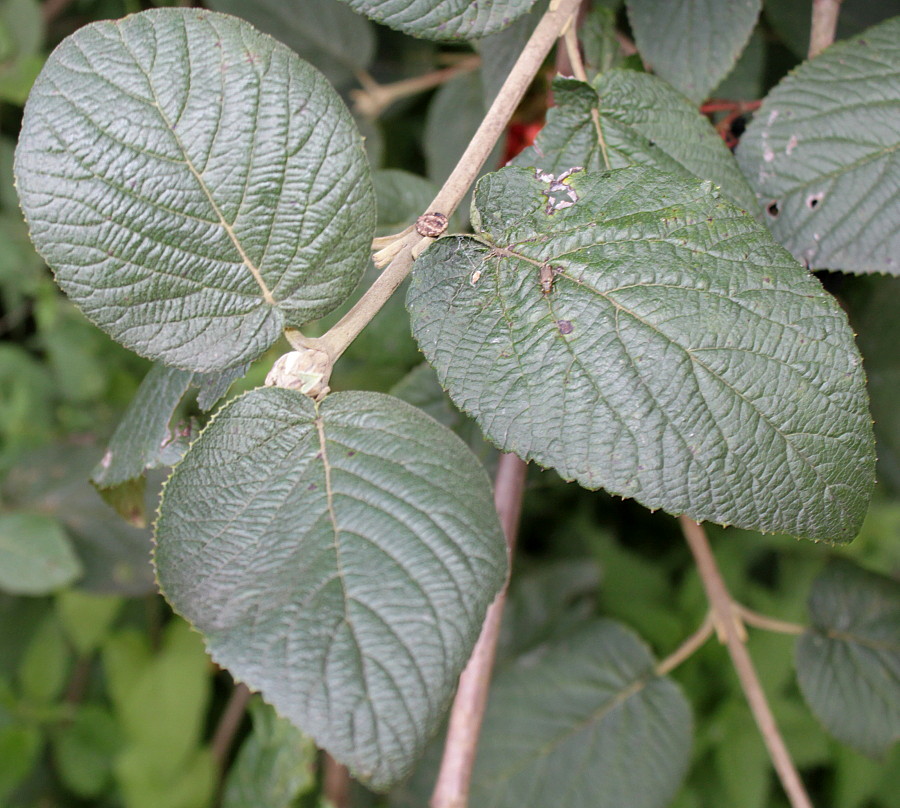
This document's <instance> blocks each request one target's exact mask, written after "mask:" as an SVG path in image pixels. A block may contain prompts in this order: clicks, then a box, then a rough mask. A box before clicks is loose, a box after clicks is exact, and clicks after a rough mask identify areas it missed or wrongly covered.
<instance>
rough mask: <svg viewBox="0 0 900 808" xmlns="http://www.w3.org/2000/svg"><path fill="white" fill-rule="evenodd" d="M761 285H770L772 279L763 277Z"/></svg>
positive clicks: (766, 276)
mask: <svg viewBox="0 0 900 808" xmlns="http://www.w3.org/2000/svg"><path fill="white" fill-rule="evenodd" d="M763 283H772V279H771V278H770V277H769V276H768V275H763Z"/></svg>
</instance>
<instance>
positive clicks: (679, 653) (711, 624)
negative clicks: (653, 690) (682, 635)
mask: <svg viewBox="0 0 900 808" xmlns="http://www.w3.org/2000/svg"><path fill="white" fill-rule="evenodd" d="M715 625H716V624H715V620H714V619H713V613H712V611H708V612H707V613H706V617H704V618H703V622H702V623H701V624H700V628H698V629H697V630H696V631H695V632H694V633H693V634H691V636H690V637H688V638H687V639H686V640H685V641H684V642H683V643H681V645H679V646H678V647H677V648H676V649H675V650H674V651H673V652H672V653H671V654H669V656H667V657H666V658H665V659H664V660H662V662H660V663H659V664H658V665H657V666H656V675H657V676H665V675H666V674H667V673H671V672H672V671H673V670H675V668H677V667H678V666H679V665H680V664H681V663H682V662H684V661H685V660H687V659H689V658H690V657H692V656H693V655H694V653H696V652H697V651H698V650H699V649H700V648H701V647H702V646H703V644H704V643H705V642H706V641H707V640H708V639H709V638H710V637H712V635H713V631H714V630H715Z"/></svg>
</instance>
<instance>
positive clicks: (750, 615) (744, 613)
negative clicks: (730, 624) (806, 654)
mask: <svg viewBox="0 0 900 808" xmlns="http://www.w3.org/2000/svg"><path fill="white" fill-rule="evenodd" d="M735 605H736V606H737V609H738V611H739V612H740V614H741V618H742V619H743V621H744V622H745V623H746V624H747V625H748V626H754V627H755V628H761V629H765V630H766V631H774V632H776V633H778V634H805V633H806V626H802V625H800V624H799V623H789V622H787V621H786V620H779V619H778V618H777V617H769V616H768V615H766V614H760V613H759V612H754V611H753V609H748V608H747V607H746V606H744V605H743V604H740V603H738V604H735Z"/></svg>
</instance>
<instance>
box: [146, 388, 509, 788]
mask: <svg viewBox="0 0 900 808" xmlns="http://www.w3.org/2000/svg"><path fill="white" fill-rule="evenodd" d="M157 543H158V546H157V551H156V559H155V561H156V566H157V571H158V576H159V582H160V585H161V588H162V590H163V591H164V592H165V594H166V597H167V598H168V599H169V601H170V602H171V603H172V605H173V607H174V608H175V609H176V610H177V611H178V612H179V613H180V614H182V615H184V616H185V617H186V618H187V619H188V620H190V621H191V622H192V623H193V624H194V626H195V627H196V628H198V629H199V630H200V631H201V632H203V634H204V636H205V638H206V641H207V646H208V648H209V651H210V653H211V655H212V656H213V658H214V659H215V660H216V661H217V662H219V663H220V664H222V665H224V666H225V667H227V668H228V669H229V670H230V671H231V672H232V673H233V674H234V676H235V677H237V679H239V680H241V681H244V682H246V683H247V684H248V685H249V686H250V687H251V688H253V689H256V690H259V691H260V692H261V693H262V695H263V697H264V698H265V699H266V700H267V701H268V702H269V703H271V704H272V705H273V706H274V707H275V708H276V709H277V710H278V711H279V712H280V713H281V714H282V715H284V716H285V717H287V718H289V719H290V720H292V721H293V722H294V723H295V724H297V726H299V727H300V728H301V729H302V730H303V731H304V732H306V733H308V734H309V735H311V736H313V737H314V738H315V739H316V741H317V742H318V743H319V745H320V746H323V747H324V748H325V749H327V750H328V751H329V752H331V754H332V755H334V757H335V758H337V759H338V760H339V761H341V762H343V763H345V764H347V765H349V766H350V768H351V769H352V770H353V771H354V772H355V773H356V774H357V775H358V776H359V777H361V778H362V779H364V780H366V781H367V782H369V783H370V784H371V785H372V786H373V787H375V788H379V789H380V788H386V787H388V786H390V785H391V784H393V783H394V782H396V781H397V780H398V779H400V778H402V777H403V776H405V775H406V774H407V773H408V772H409V770H410V768H411V766H412V764H413V762H414V761H415V759H416V757H417V756H418V755H419V754H420V753H421V751H422V750H423V749H424V746H425V744H426V742H427V741H428V740H429V738H430V736H431V735H432V734H433V733H434V732H435V730H436V729H437V727H438V724H439V722H440V721H441V719H442V718H443V715H444V711H445V709H446V708H447V706H448V704H449V701H450V698H451V697H452V694H453V690H454V687H455V685H456V679H457V677H458V676H459V673H460V671H461V670H462V668H463V666H464V665H465V662H466V661H467V659H468V656H469V654H470V652H471V650H472V646H473V645H474V643H475V640H476V638H477V636H478V633H479V631H480V628H481V623H482V620H483V618H484V614H485V611H486V610H487V607H488V605H489V604H490V602H491V600H492V599H493V597H494V595H495V594H496V592H497V590H498V589H499V587H500V586H501V585H502V583H503V580H504V578H505V573H506V545H505V542H504V539H503V534H502V531H501V530H500V526H499V523H498V521H497V516H496V513H495V511H494V508H493V502H492V498H491V485H490V481H489V479H488V478H487V475H486V474H485V473H484V471H483V470H482V469H481V468H480V466H479V465H478V463H477V461H476V460H475V458H474V457H473V456H472V454H471V453H470V452H469V450H468V449H467V448H466V447H465V445H464V444H463V443H462V442H461V441H460V440H459V439H458V438H457V437H456V436H455V435H453V434H452V433H451V432H450V431H449V430H447V429H446V428H445V427H442V426H441V425H440V424H438V423H437V422H435V421H432V420H431V419H430V418H428V417H427V416H426V415H424V414H423V413H421V412H420V411H419V410H416V409H415V408H414V407H411V406H410V405H407V404H405V403H404V402H402V401H400V400H399V399H395V398H393V397H390V396H385V395H382V394H377V393H336V394H332V395H330V396H328V397H327V398H326V399H325V401H324V402H323V403H322V404H320V405H319V406H318V410H317V408H316V405H314V404H313V403H312V402H311V401H310V400H309V399H308V398H306V397H305V396H303V395H301V394H299V393H297V392H295V391H290V390H282V389H278V388H260V389H257V390H254V391H252V392H250V393H248V394H246V395H244V396H242V397H240V398H238V399H236V400H234V401H232V402H230V403H228V404H227V405H225V406H224V407H223V408H222V409H221V410H220V411H219V412H218V413H217V415H216V416H215V417H214V419H213V421H212V422H211V424H210V426H209V427H207V429H206V430H205V431H204V432H203V433H202V434H201V436H200V438H199V439H198V440H197V442H196V443H195V444H194V445H193V446H192V447H191V450H190V452H188V454H187V455H186V456H185V459H184V460H183V461H182V463H181V464H180V465H178V466H177V467H176V469H175V471H174V472H173V475H172V477H171V479H170V481H169V482H168V483H167V485H166V490H165V495H164V498H163V502H162V505H161V509H160V517H159V520H158V523H157Z"/></svg>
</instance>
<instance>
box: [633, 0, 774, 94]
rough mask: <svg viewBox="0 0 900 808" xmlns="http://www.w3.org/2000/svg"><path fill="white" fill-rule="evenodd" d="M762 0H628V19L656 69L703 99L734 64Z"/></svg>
mask: <svg viewBox="0 0 900 808" xmlns="http://www.w3.org/2000/svg"><path fill="white" fill-rule="evenodd" d="M761 7H762V3H761V2H760V0H628V21H629V22H630V23H631V28H632V30H633V31H634V38H635V42H636V43H637V46H638V50H639V51H640V52H641V56H643V57H644V59H646V60H647V61H648V62H650V64H651V65H652V67H653V70H654V72H655V73H656V74H657V75H659V76H661V77H662V78H664V79H665V80H666V81H668V82H669V83H670V84H671V85H672V86H673V87H675V88H676V89H677V90H680V91H681V92H682V93H684V94H685V95H686V96H687V97H688V98H690V99H691V101H693V102H694V103H698V104H699V103H700V102H701V101H703V99H705V98H706V97H707V95H708V94H709V92H710V90H712V89H713V88H714V87H715V86H716V85H717V84H718V83H719V82H720V81H722V79H724V78H725V76H727V75H728V73H729V72H730V71H731V68H732V67H734V63H735V62H736V61H737V58H738V56H740V54H741V51H742V50H743V49H744V46H745V45H746V44H747V40H748V39H750V33H751V32H752V31H753V26H754V25H756V18H757V17H759V11H760V8H761Z"/></svg>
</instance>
